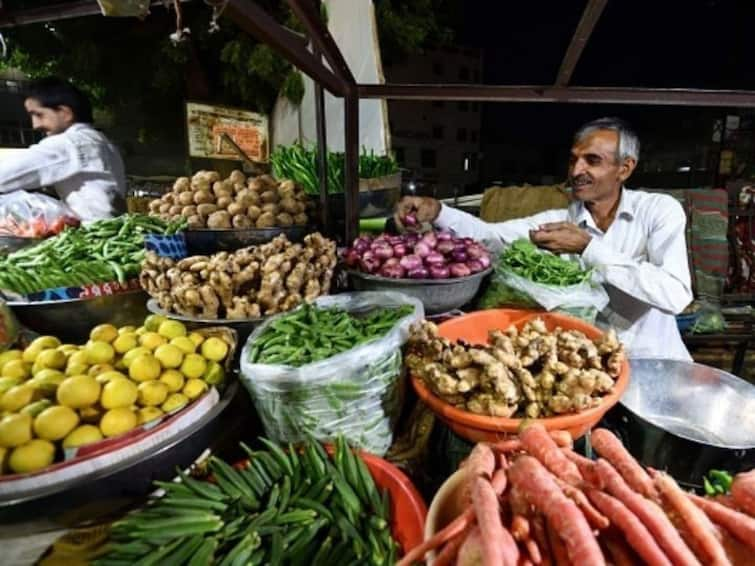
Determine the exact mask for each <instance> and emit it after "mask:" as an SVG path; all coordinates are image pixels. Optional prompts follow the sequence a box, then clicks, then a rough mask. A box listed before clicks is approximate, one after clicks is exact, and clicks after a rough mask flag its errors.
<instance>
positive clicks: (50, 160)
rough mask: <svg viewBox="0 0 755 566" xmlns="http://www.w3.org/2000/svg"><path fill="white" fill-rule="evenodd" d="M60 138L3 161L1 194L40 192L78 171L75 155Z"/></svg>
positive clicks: (0, 179) (0, 169)
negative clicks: (39, 189)
mask: <svg viewBox="0 0 755 566" xmlns="http://www.w3.org/2000/svg"><path fill="white" fill-rule="evenodd" d="M56 138H58V136H51V137H49V138H45V139H44V140H42V141H41V142H40V143H38V144H35V145H33V146H31V147H29V148H27V149H25V150H24V151H22V152H19V153H18V154H17V155H14V156H13V157H10V158H8V159H4V160H3V161H0V193H8V192H11V191H17V190H21V189H38V188H40V187H43V186H46V185H52V184H54V183H57V182H58V181H62V180H64V179H67V178H68V177H70V176H71V175H73V174H74V173H75V172H76V167H77V164H78V159H77V157H76V155H74V154H75V152H73V153H72V149H71V147H69V144H68V143H66V142H65V140H63V139H56Z"/></svg>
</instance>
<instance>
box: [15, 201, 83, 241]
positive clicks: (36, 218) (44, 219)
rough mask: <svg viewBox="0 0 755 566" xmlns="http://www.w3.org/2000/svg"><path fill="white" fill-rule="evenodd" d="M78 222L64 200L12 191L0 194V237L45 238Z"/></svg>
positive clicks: (76, 224)
mask: <svg viewBox="0 0 755 566" xmlns="http://www.w3.org/2000/svg"><path fill="white" fill-rule="evenodd" d="M79 222H80V221H79V219H78V218H77V217H76V215H75V214H74V212H73V211H72V210H71V209H70V208H68V206H67V205H66V204H65V203H64V202H61V201H59V200H57V199H54V198H52V197H50V196H47V195H44V194H41V193H27V192H26V191H14V192H12V193H8V194H7V195H2V196H0V236H18V237H21V238H47V237H48V236H54V235H55V234H58V233H60V232H62V231H63V229H64V228H65V227H66V226H78V225H79Z"/></svg>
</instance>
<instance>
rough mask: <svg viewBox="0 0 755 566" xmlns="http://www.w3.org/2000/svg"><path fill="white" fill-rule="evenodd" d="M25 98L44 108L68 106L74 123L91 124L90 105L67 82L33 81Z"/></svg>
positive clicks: (83, 96)
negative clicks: (31, 99)
mask: <svg viewBox="0 0 755 566" xmlns="http://www.w3.org/2000/svg"><path fill="white" fill-rule="evenodd" d="M26 98H33V99H35V100H37V101H38V102H39V104H40V105H41V106H44V107H45V108H52V109H58V108H60V107H61V106H68V107H69V108H70V109H71V111H73V119H74V121H75V122H84V123H91V122H93V121H94V120H93V118H92V103H91V102H89V98H88V97H87V95H86V94H84V93H83V92H81V91H80V90H79V89H78V88H76V87H75V86H73V85H72V84H71V83H69V82H68V81H64V80H62V79H59V78H57V77H45V78H43V79H39V80H36V81H33V82H32V83H31V86H30V87H29V90H28V91H27V93H26Z"/></svg>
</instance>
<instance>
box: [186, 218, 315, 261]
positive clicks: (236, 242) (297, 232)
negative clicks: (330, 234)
mask: <svg viewBox="0 0 755 566" xmlns="http://www.w3.org/2000/svg"><path fill="white" fill-rule="evenodd" d="M311 231H312V228H311V227H309V226H305V225H302V226H286V227H278V228H248V229H246V228H244V229H230V230H186V231H185V232H184V237H185V238H186V249H187V251H188V252H189V255H209V254H212V253H215V252H221V251H233V250H238V249H240V248H245V247H247V246H255V245H258V244H265V243H267V242H269V241H270V240H272V239H273V238H275V237H276V236H279V235H280V234H285V235H286V238H288V239H289V240H290V241H291V242H301V241H302V240H303V239H304V236H306V235H307V234H309V233H310V232H311Z"/></svg>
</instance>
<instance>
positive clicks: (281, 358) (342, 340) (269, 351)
mask: <svg viewBox="0 0 755 566" xmlns="http://www.w3.org/2000/svg"><path fill="white" fill-rule="evenodd" d="M411 312H412V307H411V306H409V305H405V306H403V307H400V308H384V309H376V310H373V311H371V312H370V313H367V314H365V315H363V316H355V315H353V314H350V313H348V312H346V311H344V310H342V309H336V308H332V309H321V308H318V307H316V306H312V305H305V306H304V307H302V308H300V309H297V310H295V311H293V312H291V313H289V314H286V315H284V316H281V317H280V318H278V319H277V320H275V321H274V322H273V323H272V324H271V325H270V326H269V327H268V328H267V330H265V331H264V332H263V333H262V334H261V335H260V336H259V337H258V338H257V339H256V340H255V341H254V344H253V345H252V349H251V352H250V357H249V360H250V361H251V362H252V363H260V364H282V365H288V366H293V367H299V366H303V365H306V364H310V363H312V362H317V361H320V360H324V359H327V358H330V357H332V356H335V355H336V354H340V353H341V352H345V351H346V350H350V349H351V348H354V347H355V346H358V345H360V344H364V343H365V342H369V341H371V340H374V339H375V338H379V337H381V336H384V335H385V334H387V333H388V331H389V330H390V329H391V328H393V327H394V326H395V325H396V323H397V322H398V321H399V320H401V319H402V318H404V317H405V316H407V315H409V314H411Z"/></svg>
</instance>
